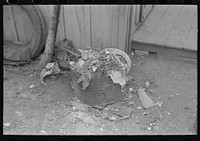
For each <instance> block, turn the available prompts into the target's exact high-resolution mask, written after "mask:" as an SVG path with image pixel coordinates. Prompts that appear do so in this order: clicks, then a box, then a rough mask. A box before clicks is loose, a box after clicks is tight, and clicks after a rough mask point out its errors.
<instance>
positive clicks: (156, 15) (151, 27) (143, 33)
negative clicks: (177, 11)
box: [132, 5, 169, 41]
mask: <svg viewBox="0 0 200 141" xmlns="http://www.w3.org/2000/svg"><path fill="white" fill-rule="evenodd" d="M168 8H169V6H168V5H162V6H161V5H159V6H158V5H156V6H155V7H154V9H153V10H152V12H151V13H150V14H149V16H148V17H147V19H146V20H145V21H144V22H143V24H142V26H140V27H139V28H138V30H137V32H136V33H135V34H134V35H133V36H132V39H133V40H137V41H146V40H148V39H149V38H150V37H151V36H152V34H153V32H154V31H155V29H156V28H157V26H158V24H159V22H160V21H161V20H162V19H163V18H164V15H165V14H166V12H167V11H168Z"/></svg>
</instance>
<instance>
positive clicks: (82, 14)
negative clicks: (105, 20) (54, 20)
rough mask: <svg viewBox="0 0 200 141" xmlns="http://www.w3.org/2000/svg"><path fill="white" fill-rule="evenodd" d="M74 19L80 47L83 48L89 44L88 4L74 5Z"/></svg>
mask: <svg viewBox="0 0 200 141" xmlns="http://www.w3.org/2000/svg"><path fill="white" fill-rule="evenodd" d="M75 10H76V19H77V23H78V28H79V34H80V42H79V46H80V48H82V49H84V48H85V47H87V46H91V44H90V7H89V6H76V7H75Z"/></svg>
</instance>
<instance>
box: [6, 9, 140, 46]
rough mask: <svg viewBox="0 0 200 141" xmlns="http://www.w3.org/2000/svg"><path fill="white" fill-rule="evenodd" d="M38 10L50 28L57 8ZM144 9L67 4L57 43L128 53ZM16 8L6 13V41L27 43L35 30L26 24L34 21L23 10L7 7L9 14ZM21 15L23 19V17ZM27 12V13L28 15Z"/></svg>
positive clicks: (62, 10)
mask: <svg viewBox="0 0 200 141" xmlns="http://www.w3.org/2000/svg"><path fill="white" fill-rule="evenodd" d="M37 7H38V8H39V10H40V12H41V14H42V16H43V19H44V22H45V23H46V24H45V25H46V27H47V28H48V27H49V23H50V18H51V14H52V10H53V5H38V6H37ZM140 7H141V6H140V5H134V6H130V5H70V6H69V5H63V6H62V7H61V13H60V22H59V25H58V32H57V39H56V40H57V41H58V40H62V39H64V38H68V39H70V40H72V41H73V43H74V45H75V46H76V47H77V48H82V49H85V48H86V47H87V46H91V47H93V48H101V49H103V48H105V47H115V48H119V49H122V50H126V48H128V47H129V46H130V36H131V35H132V34H134V32H135V31H136V29H137V27H138V26H139V14H140ZM13 9H14V10H15V12H12V13H10V14H9V13H5V14H4V25H7V23H8V20H9V24H10V25H9V26H5V28H4V32H5V31H6V33H5V34H4V35H5V36H6V37H5V38H6V39H9V40H14V41H20V42H27V40H30V39H29V38H30V37H31V30H32V29H31V27H30V28H29V29H25V28H23V25H27V24H30V23H29V22H30V20H28V19H27V18H23V17H24V16H25V14H26V13H25V12H23V11H21V12H20V11H19V8H18V9H17V8H11V7H9V6H8V7H7V11H8V12H11V10H13ZM4 10H5V8H4ZM20 13H22V17H19V16H20ZM23 13H25V14H24V16H23ZM13 14H14V15H13ZM17 19H18V20H17ZM22 19H23V20H22ZM24 19H25V20H24ZM16 25H17V26H21V28H18V31H17V30H16V27H14V26H16ZM6 28H7V29H6ZM19 29H20V30H19ZM19 32H20V35H19ZM9 36H10V37H9ZM19 38H21V39H19Z"/></svg>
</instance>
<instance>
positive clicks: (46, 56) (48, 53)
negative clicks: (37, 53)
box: [39, 5, 61, 70]
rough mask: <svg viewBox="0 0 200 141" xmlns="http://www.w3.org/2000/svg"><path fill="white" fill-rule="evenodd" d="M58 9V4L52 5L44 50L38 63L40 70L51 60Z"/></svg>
mask: <svg viewBox="0 0 200 141" xmlns="http://www.w3.org/2000/svg"><path fill="white" fill-rule="evenodd" d="M60 9H61V6H60V5H54V7H53V12H52V17H51V23H50V26H49V31H48V37H47V41H46V45H45V51H44V54H43V55H42V58H41V60H40V63H39V70H42V69H43V68H44V67H45V66H46V64H47V63H49V62H50V61H52V58H53V52H54V47H55V41H56V34H57V29H58V23H59V17H60Z"/></svg>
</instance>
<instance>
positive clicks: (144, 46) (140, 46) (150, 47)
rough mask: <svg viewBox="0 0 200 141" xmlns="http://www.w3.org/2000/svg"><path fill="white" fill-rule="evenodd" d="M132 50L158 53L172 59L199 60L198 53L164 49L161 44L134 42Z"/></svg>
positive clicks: (169, 48) (171, 48) (170, 48)
mask: <svg viewBox="0 0 200 141" xmlns="http://www.w3.org/2000/svg"><path fill="white" fill-rule="evenodd" d="M131 46H132V49H136V50H143V51H151V52H157V53H158V55H159V54H161V55H166V56H171V57H183V58H192V59H197V52H196V51H194V50H193V51H192V50H185V49H177V48H174V47H169V46H168V47H162V46H160V45H159V44H153V43H151V44H150V43H145V42H138V41H132V42H131Z"/></svg>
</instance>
